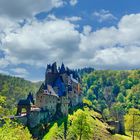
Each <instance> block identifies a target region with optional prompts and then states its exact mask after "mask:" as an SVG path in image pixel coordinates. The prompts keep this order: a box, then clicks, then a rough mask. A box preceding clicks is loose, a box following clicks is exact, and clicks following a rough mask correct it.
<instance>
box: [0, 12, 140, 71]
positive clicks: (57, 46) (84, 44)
mask: <svg viewBox="0 0 140 140" xmlns="http://www.w3.org/2000/svg"><path fill="white" fill-rule="evenodd" d="M134 21H135V22H134ZM139 25H140V14H131V15H125V16H124V17H122V19H121V20H120V21H119V23H118V26H117V27H115V26H112V27H108V28H102V29H99V30H96V31H94V30H93V29H92V27H91V26H89V25H86V26H84V27H83V31H82V32H79V31H78V29H77V25H75V24H74V23H71V22H70V21H68V20H64V19H58V18H56V17H55V16H53V18H49V19H46V20H44V21H43V22H39V21H37V20H33V21H31V22H28V23H26V24H25V25H24V26H23V27H21V28H17V30H16V31H15V32H10V33H9V34H7V35H6V36H5V37H4V38H3V40H2V46H1V50H2V51H3V52H4V54H5V56H4V58H2V59H1V61H0V63H1V64H2V63H3V62H4V61H6V62H7V65H8V64H14V65H18V64H21V63H23V64H29V65H32V66H39V67H45V66H46V64H47V63H51V62H53V61H57V62H59V63H60V62H62V61H63V62H64V63H66V64H67V65H68V66H70V67H84V66H94V67H95V68H98V69H130V68H138V67H139V66H140V61H139V60H140V55H139V52H140V29H139Z"/></svg>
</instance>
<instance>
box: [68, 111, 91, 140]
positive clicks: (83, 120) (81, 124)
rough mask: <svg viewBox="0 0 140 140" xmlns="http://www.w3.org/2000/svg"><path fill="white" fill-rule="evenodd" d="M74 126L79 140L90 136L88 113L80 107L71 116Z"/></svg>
mask: <svg viewBox="0 0 140 140" xmlns="http://www.w3.org/2000/svg"><path fill="white" fill-rule="evenodd" d="M71 121H72V126H71V130H72V132H73V134H75V135H76V137H77V139H78V140H82V139H83V140H85V139H89V138H90V134H91V129H90V124H89V122H88V120H87V114H86V113H85V112H84V111H82V110H81V109H79V110H78V111H76V112H75V113H74V115H73V116H72V117H71Z"/></svg>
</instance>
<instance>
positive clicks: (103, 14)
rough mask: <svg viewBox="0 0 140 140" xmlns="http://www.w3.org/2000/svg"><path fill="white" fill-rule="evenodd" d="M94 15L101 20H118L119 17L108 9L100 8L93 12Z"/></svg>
mask: <svg viewBox="0 0 140 140" xmlns="http://www.w3.org/2000/svg"><path fill="white" fill-rule="evenodd" d="M92 15H93V17H95V18H97V20H98V21H99V22H103V21H109V20H116V19H117V18H116V17H115V16H114V15H113V14H111V13H110V11H108V10H104V9H102V10H100V11H95V12H93V14H92Z"/></svg>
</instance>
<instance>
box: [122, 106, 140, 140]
mask: <svg viewBox="0 0 140 140" xmlns="http://www.w3.org/2000/svg"><path fill="white" fill-rule="evenodd" d="M125 127H126V131H128V132H130V133H131V132H132V130H134V135H135V136H136V137H138V138H139V139H140V110H138V109H135V108H131V109H129V112H128V114H127V115H125Z"/></svg>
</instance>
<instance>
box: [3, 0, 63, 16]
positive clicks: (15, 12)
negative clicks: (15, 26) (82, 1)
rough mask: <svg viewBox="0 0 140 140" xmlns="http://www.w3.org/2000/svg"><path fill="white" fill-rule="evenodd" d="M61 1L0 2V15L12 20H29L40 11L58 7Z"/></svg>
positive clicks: (61, 3) (19, 0)
mask: <svg viewBox="0 0 140 140" xmlns="http://www.w3.org/2000/svg"><path fill="white" fill-rule="evenodd" d="M63 4H64V1H63V0H12V2H10V1H9V0H0V15H1V16H6V17H8V18H12V19H24V18H28V17H29V18H30V17H32V16H34V15H35V14H37V13H39V12H42V11H50V10H51V9H52V8H56V7H60V6H62V5H63Z"/></svg>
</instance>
